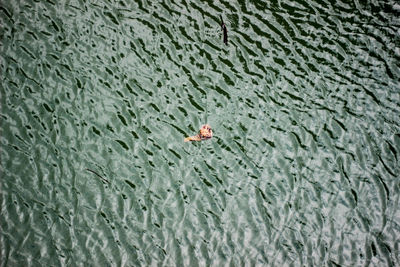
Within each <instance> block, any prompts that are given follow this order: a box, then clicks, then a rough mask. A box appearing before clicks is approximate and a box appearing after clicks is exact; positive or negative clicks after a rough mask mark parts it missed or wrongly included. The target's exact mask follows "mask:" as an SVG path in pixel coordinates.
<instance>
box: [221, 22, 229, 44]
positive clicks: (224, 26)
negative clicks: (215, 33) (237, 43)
mask: <svg viewBox="0 0 400 267" xmlns="http://www.w3.org/2000/svg"><path fill="white" fill-rule="evenodd" d="M219 17H220V18H221V29H222V31H223V32H224V44H226V45H227V44H228V29H227V28H226V25H225V23H224V20H223V19H222V16H221V15H219Z"/></svg>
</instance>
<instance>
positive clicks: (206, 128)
mask: <svg viewBox="0 0 400 267" xmlns="http://www.w3.org/2000/svg"><path fill="white" fill-rule="evenodd" d="M212 136H213V132H212V130H211V126H210V125H208V124H205V125H203V126H202V127H201V129H200V131H199V133H198V134H197V135H194V136H189V137H186V138H185V140H184V141H185V142H189V141H202V140H207V139H210V138H211V137H212Z"/></svg>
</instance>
